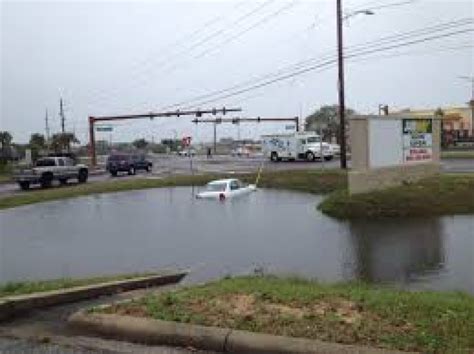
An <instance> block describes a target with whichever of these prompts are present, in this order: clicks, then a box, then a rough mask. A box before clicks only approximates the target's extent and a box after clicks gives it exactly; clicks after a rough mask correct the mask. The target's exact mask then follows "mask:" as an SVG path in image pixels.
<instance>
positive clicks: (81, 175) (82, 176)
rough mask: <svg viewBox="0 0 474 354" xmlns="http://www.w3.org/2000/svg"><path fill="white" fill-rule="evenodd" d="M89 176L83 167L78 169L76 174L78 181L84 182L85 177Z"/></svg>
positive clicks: (85, 180)
mask: <svg viewBox="0 0 474 354" xmlns="http://www.w3.org/2000/svg"><path fill="white" fill-rule="evenodd" d="M88 177H89V172H88V171H87V170H85V169H82V170H79V174H78V175H77V181H78V182H79V183H86V182H87V178H88Z"/></svg>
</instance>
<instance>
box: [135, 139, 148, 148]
mask: <svg viewBox="0 0 474 354" xmlns="http://www.w3.org/2000/svg"><path fill="white" fill-rule="evenodd" d="M132 145H133V146H135V147H136V148H137V149H144V148H146V147H147V146H148V141H146V140H145V139H143V138H142V139H137V140H135V141H134V142H133V143H132Z"/></svg>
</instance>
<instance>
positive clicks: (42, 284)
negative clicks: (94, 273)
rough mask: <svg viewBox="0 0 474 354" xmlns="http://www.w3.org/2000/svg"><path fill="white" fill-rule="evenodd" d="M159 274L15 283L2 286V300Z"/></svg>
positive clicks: (0, 288) (0, 292)
mask: <svg viewBox="0 0 474 354" xmlns="http://www.w3.org/2000/svg"><path fill="white" fill-rule="evenodd" d="M156 274H157V273H131V274H119V275H110V276H100V277H92V278H81V279H71V278H62V279H53V280H43V281H25V282H14V283H6V284H4V285H0V299H1V298H2V297H7V296H14V295H25V294H32V293H37V292H43V291H51V290H59V289H68V288H72V287H75V286H84V285H93V284H99V283H105V282H109V281H116V280H126V279H131V278H139V277H145V276H150V275H156Z"/></svg>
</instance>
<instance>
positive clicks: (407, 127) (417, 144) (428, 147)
mask: <svg viewBox="0 0 474 354" xmlns="http://www.w3.org/2000/svg"><path fill="white" fill-rule="evenodd" d="M402 134H403V162H404V163H416V162H426V161H431V160H432V159H433V120H432V119H403V121H402Z"/></svg>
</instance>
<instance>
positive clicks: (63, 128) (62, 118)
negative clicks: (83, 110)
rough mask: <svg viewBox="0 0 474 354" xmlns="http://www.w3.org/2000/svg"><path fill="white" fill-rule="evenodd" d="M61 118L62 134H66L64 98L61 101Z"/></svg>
mask: <svg viewBox="0 0 474 354" xmlns="http://www.w3.org/2000/svg"><path fill="white" fill-rule="evenodd" d="M59 117H60V118H61V132H62V133H63V134H64V133H65V132H66V129H65V126H64V123H65V121H66V118H65V117H64V107H63V99H62V97H61V98H60V99H59Z"/></svg>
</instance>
